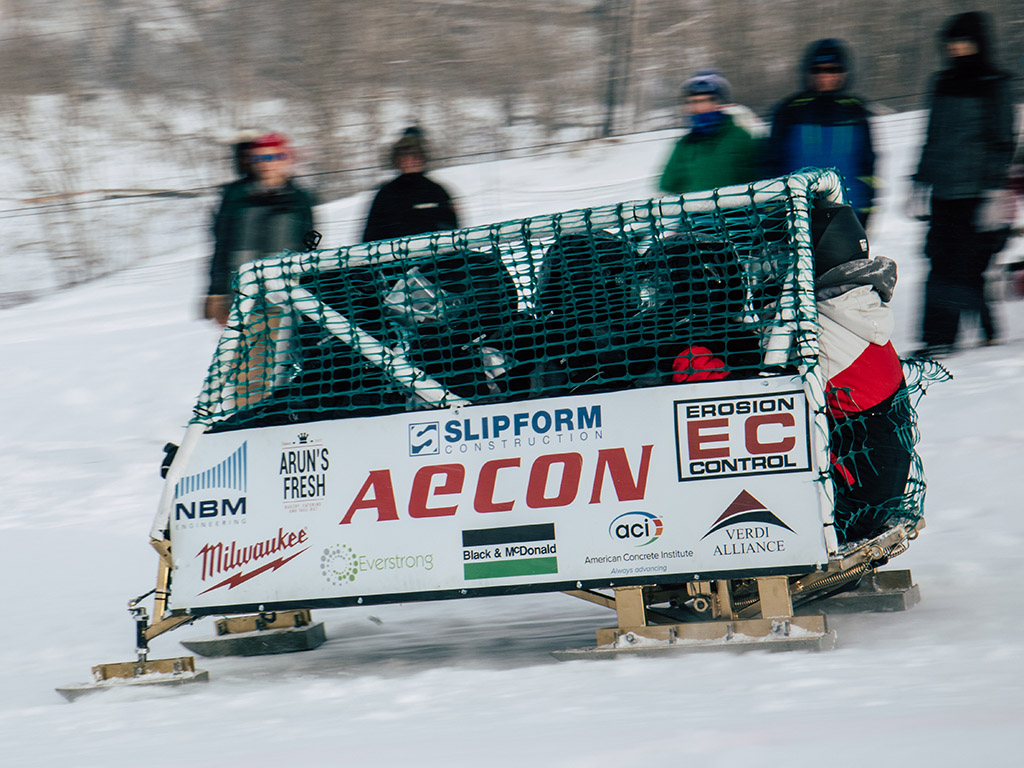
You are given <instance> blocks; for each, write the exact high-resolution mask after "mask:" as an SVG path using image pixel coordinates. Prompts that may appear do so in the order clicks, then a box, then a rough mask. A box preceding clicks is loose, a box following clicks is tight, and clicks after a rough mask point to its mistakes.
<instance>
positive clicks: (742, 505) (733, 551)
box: [701, 490, 796, 557]
mask: <svg viewBox="0 0 1024 768" xmlns="http://www.w3.org/2000/svg"><path fill="white" fill-rule="evenodd" d="M779 528H782V529H784V530H786V531H789V532H790V533H796V531H794V530H793V529H792V528H790V527H789V526H788V525H786V523H784V522H783V521H782V520H781V519H780V518H779V517H778V516H777V515H776V514H775V513H774V512H772V511H771V510H770V509H768V507H766V506H765V505H764V504H763V503H761V502H760V501H758V500H757V499H756V498H754V496H753V495H751V494H750V493H749V492H748V491H745V490H744V491H742V492H741V493H740V495H739V496H737V497H736V498H735V499H733V501H732V503H731V504H730V505H729V506H728V507H727V508H726V510H725V512H723V513H722V514H721V515H720V516H719V518H718V519H717V520H715V522H714V523H712V525H711V527H710V528H709V529H708V531H707V533H705V534H704V535H703V536H701V540H702V541H703V540H704V539H706V538H708V537H709V536H711V535H713V534H717V533H724V534H725V536H724V538H721V537H719V543H718V544H716V545H715V550H714V552H713V553H712V554H713V555H714V556H716V557H718V556H728V555H755V554H765V553H769V554H774V553H778V552H784V551H785V550H786V542H785V539H784V538H779V537H780V536H785V534H784V533H781V532H780V531H778V529H779Z"/></svg>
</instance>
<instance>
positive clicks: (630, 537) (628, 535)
mask: <svg viewBox="0 0 1024 768" xmlns="http://www.w3.org/2000/svg"><path fill="white" fill-rule="evenodd" d="M664 530H665V524H664V523H663V522H662V520H661V518H660V517H658V516H657V515H655V514H652V513H650V512H641V511H639V510H638V511H636V512H626V513H624V514H621V515H619V516H618V517H616V518H615V519H614V520H612V522H611V524H610V525H609V526H608V536H609V537H611V539H612V540H613V541H623V542H628V543H630V544H632V545H633V546H634V547H646V546H647V545H648V544H653V543H654V542H655V541H657V540H658V539H659V538H661V534H662V531H664Z"/></svg>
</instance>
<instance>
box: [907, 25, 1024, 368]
mask: <svg viewBox="0 0 1024 768" xmlns="http://www.w3.org/2000/svg"><path fill="white" fill-rule="evenodd" d="M940 43H941V45H942V46H943V49H944V53H945V55H946V57H947V63H948V66H947V68H946V69H944V70H942V71H941V72H939V73H938V74H937V75H936V76H935V78H934V84H933V87H932V92H931V99H930V101H931V104H930V113H929V117H928V132H927V137H926V139H925V144H924V148H923V150H922V152H921V162H920V164H919V165H918V168H917V173H915V174H914V181H915V182H916V183H915V191H914V194H913V197H912V201H914V200H916V201H917V202H916V203H912V207H914V208H916V209H918V212H919V213H920V215H921V217H922V218H923V217H924V216H925V215H926V214H924V212H923V210H921V209H923V208H924V207H925V203H924V201H926V200H927V196H928V192H929V191H930V194H931V206H930V207H931V216H930V220H931V226H930V227H929V230H928V237H927V239H926V241H925V255H926V256H927V257H928V259H929V261H930V262H931V271H930V273H929V275H928V281H927V284H926V286H925V296H924V317H923V319H922V332H921V340H922V342H923V343H924V348H923V349H922V350H921V351H922V353H925V354H930V355H940V354H944V353H946V352H949V351H950V350H951V349H952V347H953V344H954V343H955V342H956V337H957V331H958V326H959V323H960V315H961V313H962V312H970V313H977V314H978V315H979V318H980V323H981V329H982V332H983V334H984V338H985V342H986V343H995V342H996V340H997V338H998V329H997V328H996V325H995V321H994V318H993V317H992V311H991V308H990V307H989V305H988V302H987V300H986V298H985V270H986V268H987V267H988V265H989V262H990V261H991V260H992V256H993V255H994V254H995V253H997V252H998V251H999V250H1000V249H1001V248H1002V246H1003V244H1004V243H1005V240H1006V234H1007V229H1008V227H1007V228H1004V226H1003V224H1001V223H1000V222H999V221H998V218H999V217H998V216H997V215H995V216H994V215H993V214H996V213H998V210H997V209H998V206H999V205H1000V204H1003V203H1005V198H1004V197H1003V195H1005V190H1006V188H1007V185H1008V183H1009V180H1008V177H1009V169H1010V163H1011V160H1012V157H1013V146H1014V138H1013V137H1014V132H1013V105H1012V101H1011V97H1010V87H1009V77H1008V75H1006V74H1005V73H1004V72H1001V71H999V70H998V69H996V68H995V66H993V63H992V51H991V44H990V41H989V36H988V31H987V24H986V20H985V16H984V14H981V13H974V12H972V13H962V14H959V15H957V16H954V17H952V18H950V19H949V20H948V21H947V22H946V24H945V26H944V27H943V29H942V32H941V34H940ZM1004 224H1005V222H1004Z"/></svg>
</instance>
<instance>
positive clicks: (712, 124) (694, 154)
mask: <svg viewBox="0 0 1024 768" xmlns="http://www.w3.org/2000/svg"><path fill="white" fill-rule="evenodd" d="M682 92H683V98H684V99H685V102H686V109H687V112H688V113H689V116H690V131H689V133H687V134H686V135H685V136H683V137H682V138H681V139H680V140H679V141H678V142H677V143H676V146H675V149H673V150H672V156H671V157H670V158H669V161H668V164H667V165H666V166H665V171H664V173H662V175H661V181H660V182H659V184H658V186H659V187H660V188H661V190H662V191H663V192H668V193H671V194H677V195H681V194H685V193H687V192H696V191H699V190H706V189H715V188H716V187H727V186H730V185H732V184H746V183H747V182H750V181H753V180H754V179H755V178H757V167H756V162H757V160H756V152H757V143H756V141H755V139H754V138H753V137H752V136H751V135H750V133H749V132H748V131H747V130H746V129H744V128H741V127H740V126H739V125H737V124H736V122H735V121H734V120H733V116H732V115H731V114H729V112H727V111H726V109H725V106H726V105H727V104H728V103H729V81H728V80H726V79H725V78H724V77H723V76H722V75H721V73H719V72H718V71H717V70H702V71H701V72H698V73H697V74H696V75H695V76H694V77H691V78H690V79H689V80H687V81H686V82H685V83H683V88H682Z"/></svg>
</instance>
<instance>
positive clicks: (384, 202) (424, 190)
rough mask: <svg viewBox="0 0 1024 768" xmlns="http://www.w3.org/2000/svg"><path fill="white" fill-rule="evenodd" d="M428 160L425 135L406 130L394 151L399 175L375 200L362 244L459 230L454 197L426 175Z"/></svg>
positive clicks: (393, 157) (392, 152)
mask: <svg viewBox="0 0 1024 768" xmlns="http://www.w3.org/2000/svg"><path fill="white" fill-rule="evenodd" d="M428 157H429V154H428V148H427V142H426V139H425V137H424V136H423V131H422V130H420V129H419V128H417V127H412V128H406V130H405V133H404V134H403V135H402V138H400V139H399V140H398V141H397V142H396V143H395V145H394V146H393V147H392V148H391V165H392V166H393V167H394V168H395V169H396V170H397V171H398V172H399V174H400V175H399V176H398V178H396V179H394V180H393V181H390V182H388V183H387V184H385V185H384V186H382V187H381V188H380V190H378V192H377V195H376V197H374V198H373V204H372V205H371V206H370V213H369V215H368V216H367V217H366V228H365V229H364V230H363V242H369V241H371V240H387V239H390V238H393V237H408V236H410V235H420V234H424V233H426V232H438V231H441V230H446V229H458V227H459V220H458V215H457V214H456V212H455V206H454V204H453V203H452V199H451V196H450V195H449V194H448V192H447V190H445V188H444V187H442V186H441V185H440V184H437V183H435V182H433V181H431V180H430V179H428V178H427V177H426V175H425V171H426V169H427V160H428Z"/></svg>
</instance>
